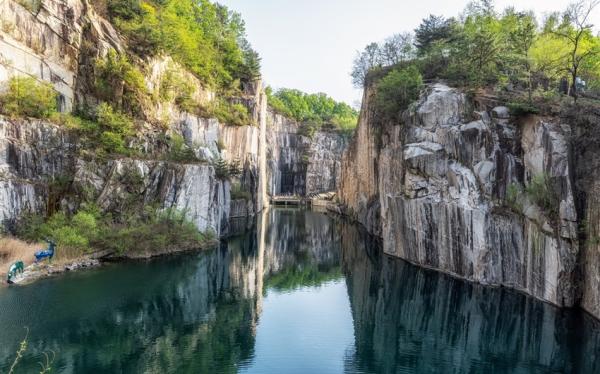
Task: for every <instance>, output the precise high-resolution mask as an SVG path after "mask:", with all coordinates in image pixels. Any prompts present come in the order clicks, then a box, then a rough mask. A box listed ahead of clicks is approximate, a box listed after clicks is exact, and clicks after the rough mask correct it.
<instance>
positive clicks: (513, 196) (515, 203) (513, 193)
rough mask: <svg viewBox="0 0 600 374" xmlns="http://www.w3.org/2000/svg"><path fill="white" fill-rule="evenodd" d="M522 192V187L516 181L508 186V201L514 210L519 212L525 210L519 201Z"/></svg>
mask: <svg viewBox="0 0 600 374" xmlns="http://www.w3.org/2000/svg"><path fill="white" fill-rule="evenodd" d="M522 193H523V192H522V190H521V187H520V186H519V185H518V184H516V183H513V184H511V185H510V186H508V189H507V190H506V203H507V205H508V206H509V207H510V208H511V209H512V210H513V211H515V212H517V213H520V212H521V211H522V210H523V207H522V206H521V204H520V203H519V199H520V197H521V194H522Z"/></svg>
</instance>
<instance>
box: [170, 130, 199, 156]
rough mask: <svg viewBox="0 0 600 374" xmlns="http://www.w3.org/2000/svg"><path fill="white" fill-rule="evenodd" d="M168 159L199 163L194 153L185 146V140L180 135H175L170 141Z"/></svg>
mask: <svg viewBox="0 0 600 374" xmlns="http://www.w3.org/2000/svg"><path fill="white" fill-rule="evenodd" d="M168 159H169V160H171V161H176V162H194V161H198V158H197V157H196V154H195V153H194V151H193V150H192V149H191V148H190V147H189V146H188V145H187V144H185V139H183V136H181V135H179V134H174V135H173V136H172V137H171V138H170V139H169V154H168Z"/></svg>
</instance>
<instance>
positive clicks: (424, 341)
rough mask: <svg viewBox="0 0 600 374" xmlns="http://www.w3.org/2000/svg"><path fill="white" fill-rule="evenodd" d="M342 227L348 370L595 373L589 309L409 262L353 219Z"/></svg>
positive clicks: (595, 331) (596, 340) (599, 360)
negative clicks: (349, 330) (350, 322)
mask: <svg viewBox="0 0 600 374" xmlns="http://www.w3.org/2000/svg"><path fill="white" fill-rule="evenodd" d="M342 233H343V234H342V245H343V247H344V251H343V269H344V273H345V274H346V275H347V278H346V279H347V285H348V294H349V296H350V304H351V306H352V315H353V318H354V326H355V336H356V342H355V350H354V351H353V352H351V355H350V357H348V360H347V366H346V371H347V372H361V373H442V372H443V373H550V372H552V373H599V372H600V333H599V332H600V326H599V324H598V323H597V322H596V321H595V320H592V319H591V318H590V317H589V316H587V315H584V314H583V313H579V312H575V311H560V310H558V309H556V308H554V307H552V306H550V305H547V304H544V303H542V302H539V301H536V300H534V299H532V298H529V297H525V296H524V295H520V294H517V293H514V292H511V291H507V290H504V289H493V288H487V287H482V286H478V285H473V284H470V283H466V282H463V281H460V280H456V279H452V278H449V277H447V276H443V275H440V274H438V273H435V272H432V271H426V270H423V269H419V268H416V267H414V266H412V265H409V264H407V263H405V262H402V261H398V260H395V259H392V258H390V257H387V256H384V255H382V254H381V251H380V250H379V248H378V246H377V244H376V243H375V242H374V241H373V240H372V239H370V238H369V236H368V235H365V234H363V233H360V231H358V230H356V229H354V228H348V227H346V228H345V229H343V230H342ZM348 248H360V250H347V249H348Z"/></svg>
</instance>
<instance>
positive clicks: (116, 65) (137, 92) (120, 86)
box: [95, 49, 149, 115]
mask: <svg viewBox="0 0 600 374" xmlns="http://www.w3.org/2000/svg"><path fill="white" fill-rule="evenodd" d="M95 71H96V75H95V87H96V95H97V96H98V98H99V99H100V100H101V101H104V102H107V103H110V104H111V105H112V106H113V107H114V108H116V109H118V110H121V111H126V112H129V113H130V114H132V115H138V114H140V113H142V110H143V104H144V103H145V102H147V101H148V98H149V95H148V89H147V88H146V84H145V80H144V75H143V74H142V72H141V71H140V70H139V69H138V68H137V67H135V66H134V65H133V64H132V63H131V62H130V61H129V59H128V58H127V56H126V55H124V54H120V53H117V52H116V51H115V50H113V49H111V50H110V51H109V52H108V53H107V55H106V57H104V58H99V59H97V60H96V62H95Z"/></svg>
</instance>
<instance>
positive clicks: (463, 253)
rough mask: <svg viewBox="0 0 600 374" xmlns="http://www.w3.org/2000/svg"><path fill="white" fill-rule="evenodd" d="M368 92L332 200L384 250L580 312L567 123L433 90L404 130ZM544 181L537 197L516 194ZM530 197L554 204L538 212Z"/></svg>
mask: <svg viewBox="0 0 600 374" xmlns="http://www.w3.org/2000/svg"><path fill="white" fill-rule="evenodd" d="M365 95H366V97H365V100H364V103H363V110H362V114H361V121H360V123H359V128H358V130H357V133H356V135H355V137H354V139H353V140H352V142H351V144H350V146H349V148H348V150H347V152H346V154H345V156H344V161H343V170H342V182H341V184H340V189H339V195H340V199H341V202H342V204H343V206H344V208H345V210H346V212H347V213H348V214H349V215H351V216H353V217H354V218H355V219H357V220H358V221H359V222H361V223H363V224H364V225H365V226H366V227H367V228H368V229H369V230H370V231H371V232H372V233H374V234H376V235H378V236H380V237H381V238H382V240H383V246H384V251H385V252H386V253H387V254H390V255H393V256H397V257H400V258H403V259H405V260H408V261H409V262H412V263H415V264H418V265H421V266H424V267H429V268H434V269H437V270H441V271H443V272H446V273H449V274H452V275H455V276H458V277H461V278H465V279H468V280H471V281H476V282H479V283H482V284H488V285H497V286H500V285H502V286H506V287H510V288H514V289H517V290H520V291H523V292H525V293H528V294H530V295H532V296H535V297H537V298H539V299H542V300H545V301H548V302H551V303H553V304H556V305H559V306H574V305H578V304H579V303H580V302H581V297H582V293H583V291H584V290H588V291H590V292H592V293H593V294H596V293H597V291H595V290H593V288H591V287H589V285H588V283H586V282H589V281H590V279H589V278H590V277H589V271H588V272H587V273H586V272H585V271H584V274H585V276H584V278H586V280H585V281H583V282H582V280H581V279H580V269H581V265H582V263H581V255H582V252H581V250H580V248H581V243H580V238H579V234H578V229H579V227H578V226H579V223H580V222H581V219H582V218H581V217H578V215H577V207H576V200H575V197H574V196H575V195H574V187H573V185H572V181H573V180H574V178H575V174H576V173H575V170H574V169H573V168H572V161H573V160H572V159H571V158H570V141H571V139H572V133H571V131H572V130H571V126H570V124H569V123H564V122H563V121H561V120H560V119H558V118H539V117H534V116H532V117H527V118H520V119H516V118H513V117H511V116H510V114H509V111H508V109H507V108H504V107H497V108H488V107H486V106H485V105H482V104H480V103H478V102H475V101H472V100H469V99H467V97H466V96H465V95H464V94H462V93H461V92H460V91H458V90H455V89H452V88H449V87H446V86H444V85H441V84H436V85H432V86H430V87H429V88H428V90H427V92H426V93H425V94H424V95H423V96H422V98H421V99H420V100H419V102H418V103H417V105H416V106H415V107H414V108H413V109H410V110H408V111H407V112H405V113H404V115H403V119H402V121H401V123H382V122H381V121H378V120H377V118H376V113H374V112H373V108H372V105H370V101H371V99H372V95H373V92H372V90H367V92H366V94H365ZM542 176H544V177H545V178H546V180H547V182H548V183H547V186H546V187H545V188H542V189H541V190H542V191H537V192H530V193H527V192H524V191H522V192H520V193H515V188H516V186H521V188H522V189H524V186H529V185H531V184H532V183H534V182H535V180H540V179H541V178H542ZM509 190H511V192H510V193H509V192H508V191H509ZM511 194H512V195H511ZM536 194H537V195H548V196H549V197H551V198H552V201H553V205H554V206H553V207H550V208H549V207H541V206H539V205H538V204H537V202H538V201H539V198H542V197H543V196H536ZM513 195H514V196H513ZM589 204H592V205H593V204H594V203H592V202H590V201H588V205H589ZM588 212H589V210H588ZM588 256H590V255H589V252H588ZM596 261H597V260H596ZM586 264H587V263H586ZM584 267H585V266H584ZM596 289H597V288H596ZM588 298H589V297H586V298H584V302H583V304H584V306H586V301H585V299H588ZM592 304H596V303H595V302H593V303H592ZM586 309H588V310H589V311H590V312H592V313H594V314H595V315H596V316H600V314H598V313H597V309H596V310H594V308H593V307H589V306H586Z"/></svg>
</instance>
